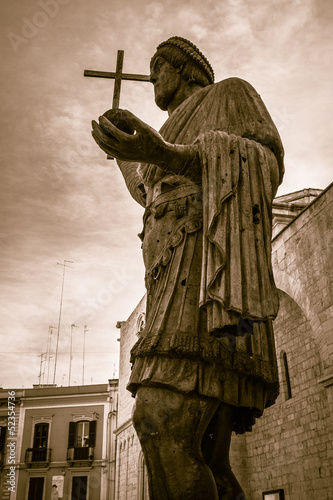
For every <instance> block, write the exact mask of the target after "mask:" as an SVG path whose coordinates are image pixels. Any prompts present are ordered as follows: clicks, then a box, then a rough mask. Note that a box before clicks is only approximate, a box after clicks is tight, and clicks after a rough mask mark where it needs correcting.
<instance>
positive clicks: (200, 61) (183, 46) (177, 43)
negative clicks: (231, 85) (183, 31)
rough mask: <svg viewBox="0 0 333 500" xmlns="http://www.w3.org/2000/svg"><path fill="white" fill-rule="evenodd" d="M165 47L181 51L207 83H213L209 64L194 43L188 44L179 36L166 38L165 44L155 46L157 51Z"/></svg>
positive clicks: (211, 69)
mask: <svg viewBox="0 0 333 500" xmlns="http://www.w3.org/2000/svg"><path fill="white" fill-rule="evenodd" d="M165 45H173V46H174V47H177V48H178V49H180V50H182V51H183V52H185V54H187V55H188V56H189V58H190V59H192V60H193V61H194V62H195V63H196V64H197V65H198V66H199V67H200V68H201V70H202V71H203V72H204V73H205V74H206V76H207V78H208V80H209V83H214V71H213V68H212V66H211V64H210V63H209V61H208V59H207V58H206V57H205V56H204V55H203V53H202V52H201V51H200V50H199V49H198V47H197V46H196V45H194V43H192V42H190V41H189V40H186V38H182V37H181V36H172V37H171V38H168V40H166V41H165V42H162V43H160V44H159V45H158V46H157V50H158V49H160V48H161V47H164V46H165Z"/></svg>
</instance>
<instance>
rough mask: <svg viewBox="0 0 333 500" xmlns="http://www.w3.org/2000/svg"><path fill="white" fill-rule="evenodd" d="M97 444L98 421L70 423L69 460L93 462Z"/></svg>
mask: <svg viewBox="0 0 333 500" xmlns="http://www.w3.org/2000/svg"><path fill="white" fill-rule="evenodd" d="M95 442H96V420H92V421H91V422H89V421H88V420H81V421H79V422H69V433H68V450H67V460H68V461H70V462H73V461H75V460H90V461H91V460H93V459H94V448H95Z"/></svg>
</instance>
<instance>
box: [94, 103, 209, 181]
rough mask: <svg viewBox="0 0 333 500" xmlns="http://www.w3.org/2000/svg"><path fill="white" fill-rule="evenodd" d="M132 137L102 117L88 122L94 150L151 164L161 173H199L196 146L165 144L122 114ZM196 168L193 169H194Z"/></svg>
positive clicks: (126, 114) (139, 123)
mask: <svg viewBox="0 0 333 500" xmlns="http://www.w3.org/2000/svg"><path fill="white" fill-rule="evenodd" d="M123 114H125V116H126V119H127V120H128V122H129V123H130V124H131V125H133V127H134V130H135V133H134V134H128V133H126V132H123V131H122V130H120V129H119V128H117V127H116V126H115V125H113V123H111V122H110V121H109V120H108V119H107V118H105V116H101V117H100V118H99V123H97V122H95V121H93V122H92V127H93V130H92V135H93V138H94V139H95V141H96V143H97V144H98V146H99V147H100V148H101V149H102V150H103V151H104V152H105V153H107V154H109V155H111V156H114V157H115V158H117V159H118V160H122V161H129V162H139V163H152V164H154V165H157V166H158V167H160V168H161V169H162V170H164V171H165V172H169V173H175V174H180V175H181V174H183V175H187V173H188V172H189V171H191V172H192V173H193V172H194V171H195V170H197V169H199V157H198V150H199V147H198V145H197V144H190V145H181V144H171V143H169V142H166V141H165V140H164V139H163V137H162V136H161V135H160V134H159V133H158V132H157V131H156V130H154V129H153V128H151V127H150V126H149V125H147V124H146V123H144V122H142V121H141V120H139V118H137V117H136V116H135V115H133V114H132V113H130V112H129V111H123ZM196 167H197V168H196Z"/></svg>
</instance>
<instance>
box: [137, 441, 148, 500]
mask: <svg viewBox="0 0 333 500" xmlns="http://www.w3.org/2000/svg"><path fill="white" fill-rule="evenodd" d="M137 491H138V496H137V498H138V500H149V489H148V476H147V467H146V464H145V459H144V457H143V453H142V451H141V452H140V455H139V466H138V490H137Z"/></svg>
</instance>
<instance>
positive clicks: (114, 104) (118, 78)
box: [84, 50, 149, 109]
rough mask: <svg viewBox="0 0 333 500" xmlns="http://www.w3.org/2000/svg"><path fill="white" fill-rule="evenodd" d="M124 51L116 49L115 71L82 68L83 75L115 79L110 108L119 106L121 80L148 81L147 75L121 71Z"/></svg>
mask: <svg viewBox="0 0 333 500" xmlns="http://www.w3.org/2000/svg"><path fill="white" fill-rule="evenodd" d="M123 61H124V51H123V50H118V54H117V66H116V72H115V73H112V72H108V71H92V70H89V69H86V70H84V76H93V77H95V78H113V79H114V80H115V84H114V91H113V102H112V108H113V109H117V108H119V99H120V87H121V81H122V80H132V81H136V82H149V75H132V74H129V73H123Z"/></svg>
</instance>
